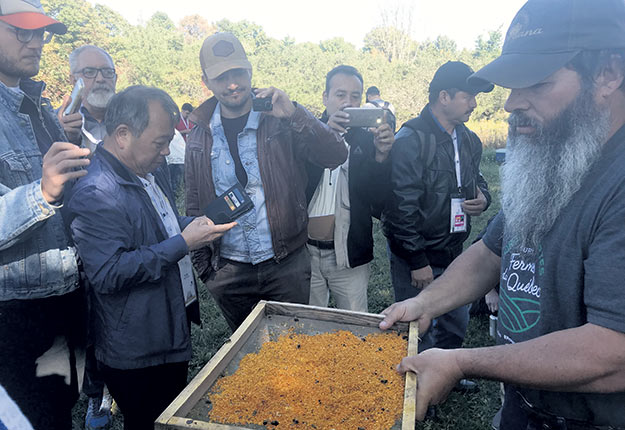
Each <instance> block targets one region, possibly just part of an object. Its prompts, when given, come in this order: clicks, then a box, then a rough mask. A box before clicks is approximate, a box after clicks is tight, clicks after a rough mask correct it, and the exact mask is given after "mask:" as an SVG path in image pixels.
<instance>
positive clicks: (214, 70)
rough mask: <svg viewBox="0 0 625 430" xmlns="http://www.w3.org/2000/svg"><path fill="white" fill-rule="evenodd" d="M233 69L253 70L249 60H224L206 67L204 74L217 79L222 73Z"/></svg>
mask: <svg viewBox="0 0 625 430" xmlns="http://www.w3.org/2000/svg"><path fill="white" fill-rule="evenodd" d="M232 69H248V70H252V64H251V63H250V62H249V61H247V60H233V61H224V62H220V63H217V64H215V65H213V66H211V67H207V68H205V69H204V74H205V75H206V77H207V78H208V79H215V78H217V77H218V76H219V75H221V74H222V73H226V72H227V71H228V70H232Z"/></svg>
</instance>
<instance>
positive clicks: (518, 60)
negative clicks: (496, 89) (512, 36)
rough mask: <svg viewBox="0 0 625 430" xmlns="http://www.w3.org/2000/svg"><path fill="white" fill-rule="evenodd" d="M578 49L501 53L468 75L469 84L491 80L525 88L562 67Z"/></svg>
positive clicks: (500, 83) (506, 86)
mask: <svg viewBox="0 0 625 430" xmlns="http://www.w3.org/2000/svg"><path fill="white" fill-rule="evenodd" d="M578 52H579V51H574V52H560V53H555V54H554V53H546V54H503V55H501V56H499V57H498V58H496V59H495V60H494V61H492V62H491V63H489V64H487V65H486V66H484V67H482V68H481V69H480V70H478V71H477V72H475V73H474V74H472V75H471V76H469V78H468V79H467V82H468V83H469V85H479V84H480V83H486V82H492V83H494V84H496V85H499V86H501V87H504V88H527V87H531V86H532V85H535V84H537V83H539V82H541V81H542V80H544V79H545V78H547V77H549V76H551V75H552V74H553V73H555V72H557V71H558V70H560V69H561V68H562V67H564V66H565V65H566V64H567V63H568V62H569V61H571V60H572V59H573V57H575V56H576V55H577V53H578Z"/></svg>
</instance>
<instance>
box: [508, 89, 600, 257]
mask: <svg viewBox="0 0 625 430" xmlns="http://www.w3.org/2000/svg"><path fill="white" fill-rule="evenodd" d="M509 122H510V125H511V132H510V133H509V136H508V145H507V153H506V163H505V164H504V166H503V168H502V172H501V174H502V179H501V187H502V196H503V197H502V208H503V211H504V214H505V219H506V232H507V234H508V236H509V237H510V238H511V240H512V241H513V243H514V244H515V245H516V246H515V248H517V249H523V248H532V249H534V250H537V249H538V246H539V245H540V243H541V241H542V239H543V238H544V236H545V235H546V234H547V233H548V232H549V230H551V228H552V227H553V224H554V223H555V221H556V218H557V217H558V215H559V214H560V212H561V211H562V209H564V207H565V206H566V205H567V204H568V203H569V202H570V201H571V198H572V197H573V195H574V194H575V193H576V192H577V191H578V190H579V189H580V187H581V184H582V182H583V180H584V178H585V176H586V174H587V173H588V171H589V170H590V168H591V167H592V165H593V164H594V162H595V161H596V160H597V159H598V158H599V155H600V153H601V146H602V144H603V142H604V141H605V139H606V137H607V134H608V130H609V115H608V113H607V112H601V111H599V110H598V108H597V107H596V105H595V104H594V101H593V99H592V94H591V93H590V91H582V92H581V93H580V95H579V96H578V97H577V98H576V100H575V101H573V103H572V104H571V105H570V106H569V107H567V108H566V109H565V111H563V112H562V113H561V114H560V115H559V116H558V118H556V119H554V120H552V121H551V122H549V123H548V124H547V125H546V126H543V127H542V128H541V127H540V126H539V125H538V124H537V123H536V122H533V121H531V120H530V119H528V118H526V117H524V115H523V114H517V113H514V112H513V113H512V114H511V115H510V119H509ZM517 124H531V125H533V126H535V127H538V128H537V132H536V133H535V134H534V135H532V136H526V135H515V133H514V131H513V130H515V128H514V126H515V125H517Z"/></svg>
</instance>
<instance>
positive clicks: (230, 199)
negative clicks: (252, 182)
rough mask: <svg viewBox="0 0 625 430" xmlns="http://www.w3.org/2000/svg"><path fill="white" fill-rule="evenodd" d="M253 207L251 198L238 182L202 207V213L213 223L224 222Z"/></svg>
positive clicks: (234, 218) (232, 219)
mask: <svg viewBox="0 0 625 430" xmlns="http://www.w3.org/2000/svg"><path fill="white" fill-rule="evenodd" d="M253 207H254V203H253V202H252V199H250V197H249V196H248V195H247V194H246V193H245V189H244V188H243V186H242V185H241V184H239V183H238V182H237V183H236V184H235V185H234V186H233V187H231V188H229V189H227V190H226V192H225V193H223V194H222V195H220V196H219V197H217V198H216V199H215V200H213V201H212V202H210V203H209V204H208V206H206V208H205V209H204V215H206V216H207V217H208V218H210V219H211V220H212V221H213V222H214V223H215V224H226V223H228V222H232V221H234V220H236V219H237V218H239V217H240V216H241V215H243V214H245V213H247V212H249V211H251V210H252V208H253Z"/></svg>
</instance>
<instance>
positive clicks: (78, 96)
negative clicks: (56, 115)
mask: <svg viewBox="0 0 625 430" xmlns="http://www.w3.org/2000/svg"><path fill="white" fill-rule="evenodd" d="M84 88H85V82H84V81H83V80H82V78H78V80H77V81H76V84H74V88H73V89H72V101H71V102H70V103H69V105H67V107H66V108H65V111H64V112H63V116H65V115H70V114H73V113H74V112H76V111H77V110H78V107H79V106H80V103H81V101H82V90H83V89H84Z"/></svg>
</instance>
